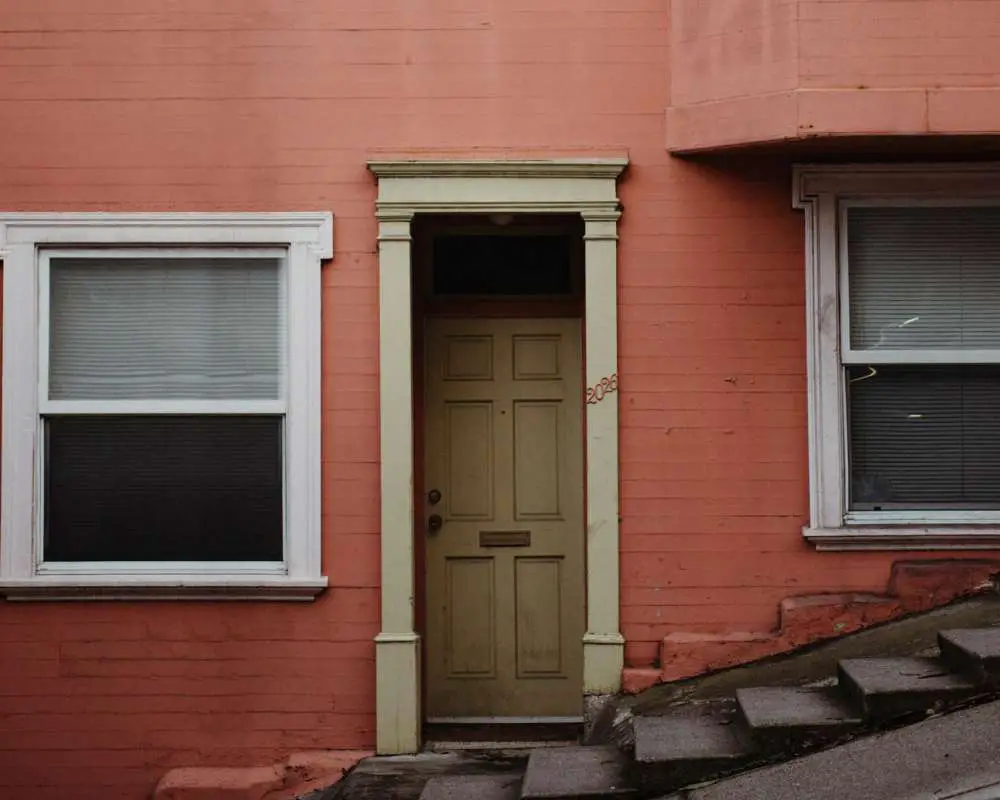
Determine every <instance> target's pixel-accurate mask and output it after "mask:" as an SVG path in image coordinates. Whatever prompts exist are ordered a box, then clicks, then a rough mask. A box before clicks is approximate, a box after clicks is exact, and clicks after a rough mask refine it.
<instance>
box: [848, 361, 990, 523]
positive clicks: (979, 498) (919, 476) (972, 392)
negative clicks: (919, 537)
mask: <svg viewBox="0 0 1000 800" xmlns="http://www.w3.org/2000/svg"><path fill="white" fill-rule="evenodd" d="M869 374H870V373H869V370H868V368H866V367H857V368H851V369H850V370H848V377H849V379H850V380H849V384H848V386H849V392H850V429H851V434H850V435H851V441H850V444H851V507H852V509H854V510H859V511H860V510H880V509H881V510H885V509H891V508H912V509H933V508H937V507H947V508H1000V366H994V365H988V366H980V365H967V366H905V367H904V366H896V365H892V366H888V367H885V366H880V367H877V368H876V373H875V375H874V376H872V377H866V376H868V375H869Z"/></svg>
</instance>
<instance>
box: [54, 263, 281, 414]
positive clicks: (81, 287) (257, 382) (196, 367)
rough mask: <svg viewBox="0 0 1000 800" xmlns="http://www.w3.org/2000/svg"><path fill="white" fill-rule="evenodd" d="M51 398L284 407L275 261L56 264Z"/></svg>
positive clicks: (278, 297) (278, 278) (279, 304)
mask: <svg viewBox="0 0 1000 800" xmlns="http://www.w3.org/2000/svg"><path fill="white" fill-rule="evenodd" d="M50 281H51V291H50V318H51V322H50V326H49V328H50V344H49V354H50V365H49V397H50V398H52V399H55V400H152V399H191V400H202V399H232V400H249V399H256V400H262V399H278V398H279V397H280V391H281V366H282V359H281V349H282V336H281V320H282V315H281V288H280V271H279V262H278V260H276V259H262V258H258V259H250V258H241V259H232V258H217V259H210V258H206V259H204V260H201V259H164V258H159V259H157V258H148V259H107V260H103V259H73V258H54V259H53V260H52V263H51V278H50Z"/></svg>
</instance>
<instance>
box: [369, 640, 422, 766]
mask: <svg viewBox="0 0 1000 800" xmlns="http://www.w3.org/2000/svg"><path fill="white" fill-rule="evenodd" d="M375 709H376V721H375V724H376V739H375V748H376V752H377V754H378V755H380V756H389V755H406V754H412V753H418V752H419V751H420V727H421V726H420V723H421V714H420V637H419V636H418V635H417V634H415V633H380V634H379V635H378V636H376V637H375Z"/></svg>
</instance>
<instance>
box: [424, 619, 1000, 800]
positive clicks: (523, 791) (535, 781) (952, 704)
mask: <svg viewBox="0 0 1000 800" xmlns="http://www.w3.org/2000/svg"><path fill="white" fill-rule="evenodd" d="M938 645H939V652H938V654H937V655H935V656H932V657H919V658H851V659H844V660H842V661H840V663H839V666H838V674H837V678H836V681H835V682H831V685H824V686H819V687H814V688H802V687H755V688H744V689H739V690H737V691H736V694H735V697H730V698H723V699H718V700H708V701H703V702H693V703H686V704H681V705H679V706H677V707H675V708H671V709H669V710H667V711H666V712H665V713H661V714H657V715H656V716H638V717H636V718H634V720H633V721H632V729H631V734H632V735H631V741H630V742H628V743H627V744H626V745H625V746H624V747H621V748H620V747H617V746H615V745H591V746H570V747H553V748H539V749H536V750H533V751H532V752H531V754H530V756H529V758H528V760H527V764H526V767H525V768H524V771H523V773H521V772H514V773H510V772H507V773H504V774H495V775H490V774H485V775H473V776H469V775H448V776H439V777H433V778H431V779H430V780H429V781H428V782H427V783H426V785H425V786H424V788H423V792H422V794H420V800H457V799H458V798H472V797H474V798H479V800H575V799H576V798H623V797H627V798H636V799H637V800H638V799H639V798H655V797H662V796H665V795H667V794H669V793H670V792H672V791H674V790H677V789H680V788H682V787H684V786H688V785H691V784H693V783H698V782H703V781H709V780H713V779H717V778H720V777H723V776H725V775H731V774H733V773H735V772H739V771H741V770H745V769H748V768H750V767H754V766H758V765H761V764H766V763H771V762H776V761H783V760H787V759H789V758H792V757H794V756H798V755H801V754H804V753H806V752H810V751H814V750H817V749H820V748H824V747H828V746H831V745H834V744H838V743H840V742H843V741H846V740H848V739H851V738H854V737H857V736H860V735H864V734H865V733H868V732H872V731H875V730H879V729H884V728H886V727H892V726H898V725H903V724H906V723H909V722H912V721H916V720H919V719H922V718H924V717H926V716H928V715H931V714H934V713H939V712H942V711H947V710H949V709H954V708H958V707H961V706H963V705H966V704H969V703H972V702H976V701H979V700H984V699H987V698H990V697H995V696H996V695H997V694H998V693H1000V627H996V628H977V629H959V630H948V631H942V632H940V633H939V634H938Z"/></svg>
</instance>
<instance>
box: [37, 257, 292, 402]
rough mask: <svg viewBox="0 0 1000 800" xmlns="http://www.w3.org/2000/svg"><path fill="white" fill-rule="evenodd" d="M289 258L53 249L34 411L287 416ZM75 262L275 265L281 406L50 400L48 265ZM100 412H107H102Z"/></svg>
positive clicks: (43, 263)
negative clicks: (203, 261) (249, 260)
mask: <svg viewBox="0 0 1000 800" xmlns="http://www.w3.org/2000/svg"><path fill="white" fill-rule="evenodd" d="M287 256H288V252H287V250H285V249H282V248H274V247H259V248H246V247H241V248H221V247H220V248H206V247H193V248H142V249H136V248H121V249H119V248H115V249H106V250H80V249H64V248H58V249H52V250H48V249H47V250H43V251H41V252H40V253H39V265H38V296H37V298H38V408H39V413H40V414H43V415H44V414H101V413H108V414H117V413H124V414H170V413H175V414H188V413H191V414H237V413H246V414H255V413H267V414H270V413H279V414H283V413H285V412H286V410H287V399H288V363H289V351H288V340H289V333H288V315H289V312H288V263H287ZM62 258H74V259H94V260H100V261H105V262H108V261H111V262H113V261H115V260H117V259H129V258H133V259H140V258H141V259H161V258H162V259H164V260H166V259H212V258H220V259H221V258H260V259H271V260H277V261H278V262H279V267H278V270H279V275H278V278H279V280H278V286H279V292H280V294H279V298H278V301H279V309H280V313H281V321H280V325H281V342H282V348H283V352H282V358H281V362H280V370H281V372H280V375H279V385H280V399H279V400H231V399H230V400H163V399H157V400H51V399H50V398H49V377H50V375H49V373H50V364H49V355H50V345H51V342H50V335H51V324H52V320H51V312H50V302H51V290H52V287H51V262H52V260H53V259H62ZM104 409H110V410H107V411H105V410H104Z"/></svg>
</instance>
